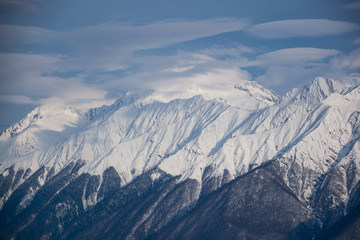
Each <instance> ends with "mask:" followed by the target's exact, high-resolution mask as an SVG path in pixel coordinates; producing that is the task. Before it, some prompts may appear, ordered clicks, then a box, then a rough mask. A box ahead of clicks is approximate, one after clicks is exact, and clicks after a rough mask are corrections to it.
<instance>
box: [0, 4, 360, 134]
mask: <svg viewBox="0 0 360 240" xmlns="http://www.w3.org/2000/svg"><path fill="white" fill-rule="evenodd" d="M359 16H360V1H354V0H303V1H298V0H296V1H295V0H273V1H268V0H259V1H254V0H251V1H250V0H206V1H205V0H191V1H190V0H181V1H180V0H152V1H149V0H132V1H125V0H86V1H85V0H76V1H73V0H71V1H70V0H0V112H1V117H0V131H2V130H4V129H5V128H7V127H9V126H10V125H11V124H13V123H15V122H17V121H19V120H20V119H21V118H23V117H25V116H26V114H27V113H28V112H29V111H31V110H32V109H33V108H34V107H36V106H38V105H41V104H58V103H64V104H67V105H71V106H75V107H76V106H78V107H96V106H101V105H103V104H111V103H112V102H113V101H114V100H115V99H116V98H117V97H119V95H120V94H121V93H123V92H126V91H133V90H139V89H159V88H172V87H174V86H176V87H178V86H184V87H188V86H191V85H192V84H196V82H197V81H199V82H202V83H206V84H208V85H209V86H211V85H212V84H214V83H219V82H220V83H221V82H222V81H227V80H228V79H232V80H233V79H239V80H251V81H256V82H258V83H260V84H262V85H263V86H265V87H267V88H268V89H271V90H274V91H275V92H276V93H277V94H279V95H284V94H285V93H286V92H287V91H289V90H291V89H292V88H298V87H301V86H303V85H304V84H306V83H307V82H309V81H311V80H312V79H314V78H315V77H318V76H322V77H326V78H333V79H337V80H339V81H353V80H354V79H359V78H360V72H359V70H360V17H359Z"/></svg>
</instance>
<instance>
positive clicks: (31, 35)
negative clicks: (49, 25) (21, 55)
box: [0, 25, 60, 47]
mask: <svg viewBox="0 0 360 240" xmlns="http://www.w3.org/2000/svg"><path fill="white" fill-rule="evenodd" d="M0 32H1V33H2V34H1V36H0V47H7V46H11V45H15V44H42V43H46V42H50V41H52V40H55V39H56V38H59V37H60V34H59V33H57V32H56V31H51V30H48V29H44V28H40V27H31V26H17V25H0Z"/></svg>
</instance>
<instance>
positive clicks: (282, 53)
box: [257, 48, 340, 66]
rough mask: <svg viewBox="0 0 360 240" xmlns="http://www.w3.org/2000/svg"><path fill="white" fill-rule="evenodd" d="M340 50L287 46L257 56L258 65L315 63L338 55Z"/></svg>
mask: <svg viewBox="0 0 360 240" xmlns="http://www.w3.org/2000/svg"><path fill="white" fill-rule="evenodd" d="M339 54H340V51H338V50H334V49H320V48H287V49H280V50H277V51H273V52H269V53H265V54H263V55H260V56H258V58H257V59H258V63H257V64H258V65H263V66H268V65H294V64H301V63H302V64H306V63H316V62H319V61H322V60H324V59H326V58H329V57H332V56H336V55H339Z"/></svg>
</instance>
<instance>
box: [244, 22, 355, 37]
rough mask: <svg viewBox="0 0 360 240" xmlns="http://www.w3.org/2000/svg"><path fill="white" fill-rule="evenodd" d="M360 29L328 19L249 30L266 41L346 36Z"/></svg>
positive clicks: (259, 25) (264, 24) (283, 23)
mask: <svg viewBox="0 0 360 240" xmlns="http://www.w3.org/2000/svg"><path fill="white" fill-rule="evenodd" d="M359 29H360V26H359V25H358V24H354V23H350V22H344V21H333V20H326V19H297V20H283V21H275V22H268V23H263V24H258V25H255V26H253V27H251V28H250V29H249V30H247V32H248V33H250V34H251V35H253V36H255V37H258V38H265V39H279V38H294V37H319V36H328V35H337V34H344V33H348V32H354V31H357V30H359Z"/></svg>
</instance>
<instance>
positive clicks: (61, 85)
mask: <svg viewBox="0 0 360 240" xmlns="http://www.w3.org/2000/svg"><path fill="white" fill-rule="evenodd" d="M246 25H247V23H246V21H244V20H240V19H210V20H197V21H190V20H178V21H164V22H155V23H150V24H145V25H144V24H134V23H128V22H108V23H104V24H99V25H94V26H88V27H82V28H76V29H70V30H64V31H52V30H48V29H44V28H38V27H27V26H12V25H1V26H0V30H2V31H3V32H5V33H6V36H3V37H2V38H0V46H1V47H2V48H3V49H6V48H8V47H13V48H15V49H17V48H19V49H21V48H22V46H23V45H25V46H26V45H29V46H31V48H32V49H35V50H36V49H37V47H36V46H38V47H39V48H41V47H43V46H44V43H45V44H53V45H54V44H55V45H54V46H56V47H57V48H59V49H58V50H59V53H62V52H63V51H64V49H63V48H62V47H64V44H65V45H67V47H69V48H72V49H74V51H73V52H72V53H70V54H67V55H60V54H59V55H56V54H52V55H44V54H14V53H11V54H0V61H1V62H2V64H1V67H0V74H1V76H2V80H1V82H0V84H1V89H0V94H1V95H2V96H5V97H8V100H7V101H12V102H38V103H42V102H44V101H50V102H51V101H60V99H62V100H63V101H66V102H76V101H77V102H78V103H81V102H85V100H87V101H93V102H100V101H101V100H103V99H105V100H108V99H109V96H110V95H111V96H116V91H121V90H122V89H131V88H139V87H144V86H146V87H148V88H151V87H154V85H153V84H152V83H151V81H154V82H156V81H157V80H160V79H171V78H172V77H177V76H178V75H179V74H180V75H181V74H182V76H184V75H187V74H190V73H194V71H195V72H196V71H198V72H204V71H206V70H205V69H204V68H202V67H201V66H205V65H206V64H209V63H210V62H212V58H211V57H207V56H206V55H204V54H199V55H196V54H187V53H177V54H175V55H174V56H165V57H161V56H148V57H147V56H142V55H141V54H140V55H138V54H135V53H136V52H137V51H139V50H144V49H153V48H162V47H166V46H169V45H172V44H175V43H179V42H183V41H190V40H194V39H197V38H202V37H207V36H213V35H217V34H220V33H224V32H229V31H238V30H241V29H244V28H245V27H246ZM59 42H61V43H62V44H63V45H58V43H59ZM52 49H56V48H52ZM195 67H196V68H199V69H197V70H194V69H193V68H195ZM198 72H197V73H198ZM10 79H11V81H10ZM9 96H12V97H9ZM16 96H26V98H23V97H19V99H18V100H15V98H16ZM1 99H3V100H4V97H2V98H1Z"/></svg>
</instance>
